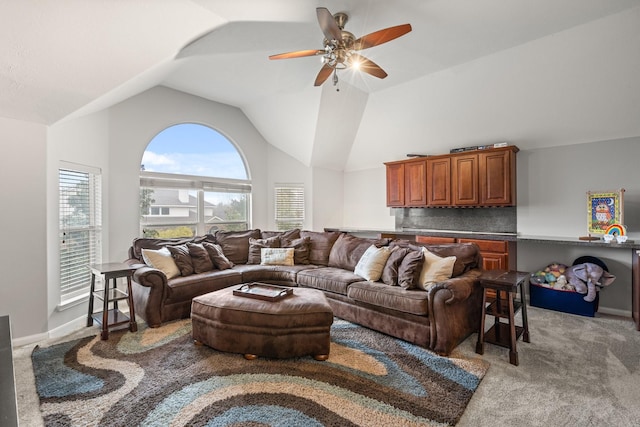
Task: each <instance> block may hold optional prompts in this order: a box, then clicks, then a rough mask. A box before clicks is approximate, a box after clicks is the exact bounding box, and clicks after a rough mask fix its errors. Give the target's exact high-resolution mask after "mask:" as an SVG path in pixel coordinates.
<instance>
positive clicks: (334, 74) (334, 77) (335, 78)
mask: <svg viewBox="0 0 640 427" xmlns="http://www.w3.org/2000/svg"><path fill="white" fill-rule="evenodd" d="M333 85H334V86H336V92H340V87H339V86H338V69H337V68H334V69H333Z"/></svg>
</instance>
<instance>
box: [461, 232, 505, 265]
mask: <svg viewBox="0 0 640 427" xmlns="http://www.w3.org/2000/svg"><path fill="white" fill-rule="evenodd" d="M458 243H475V244H476V245H478V248H480V255H482V269H483V270H515V269H516V268H515V267H516V244H515V242H510V241H506V240H480V239H458Z"/></svg>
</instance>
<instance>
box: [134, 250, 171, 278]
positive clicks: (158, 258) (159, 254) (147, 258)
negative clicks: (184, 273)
mask: <svg viewBox="0 0 640 427" xmlns="http://www.w3.org/2000/svg"><path fill="white" fill-rule="evenodd" d="M142 259H143V260H144V262H145V264H147V265H148V266H149V267H152V268H157V269H158V270H160V271H162V272H163V273H164V275H165V276H167V279H172V278H174V277H178V276H179V275H180V270H179V269H178V266H177V265H176V262H175V261H174V260H173V257H172V256H171V252H169V249H167V248H166V247H165V248H162V249H158V250H154V249H142Z"/></svg>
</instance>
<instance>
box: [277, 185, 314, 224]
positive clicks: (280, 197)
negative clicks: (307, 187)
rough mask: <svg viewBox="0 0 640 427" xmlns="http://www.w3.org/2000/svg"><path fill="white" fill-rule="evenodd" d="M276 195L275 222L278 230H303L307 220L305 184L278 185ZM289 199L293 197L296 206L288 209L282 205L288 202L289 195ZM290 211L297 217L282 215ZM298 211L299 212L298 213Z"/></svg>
mask: <svg viewBox="0 0 640 427" xmlns="http://www.w3.org/2000/svg"><path fill="white" fill-rule="evenodd" d="M273 193H274V221H275V225H276V230H279V231H286V230H290V229H293V228H303V227H304V220H305V202H306V201H305V191H304V184H303V183H276V184H275V185H274V188H273ZM285 193H289V194H288V196H289V198H291V197H293V198H294V200H295V201H296V206H294V207H291V206H289V207H288V208H287V207H286V206H285V207H282V206H281V205H282V204H283V203H285V202H286V200H285V199H286V197H285V196H287V194H285ZM286 211H290V212H292V211H293V212H292V213H297V215H288V216H287V215H282V213H284V212H286ZM296 211H297V212H296Z"/></svg>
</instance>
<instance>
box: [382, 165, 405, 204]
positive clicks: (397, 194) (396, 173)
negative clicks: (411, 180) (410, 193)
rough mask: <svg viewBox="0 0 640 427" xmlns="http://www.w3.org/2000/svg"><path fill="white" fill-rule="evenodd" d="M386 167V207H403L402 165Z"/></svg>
mask: <svg viewBox="0 0 640 427" xmlns="http://www.w3.org/2000/svg"><path fill="white" fill-rule="evenodd" d="M386 166H387V206H404V163H389V164H387V165H386Z"/></svg>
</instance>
